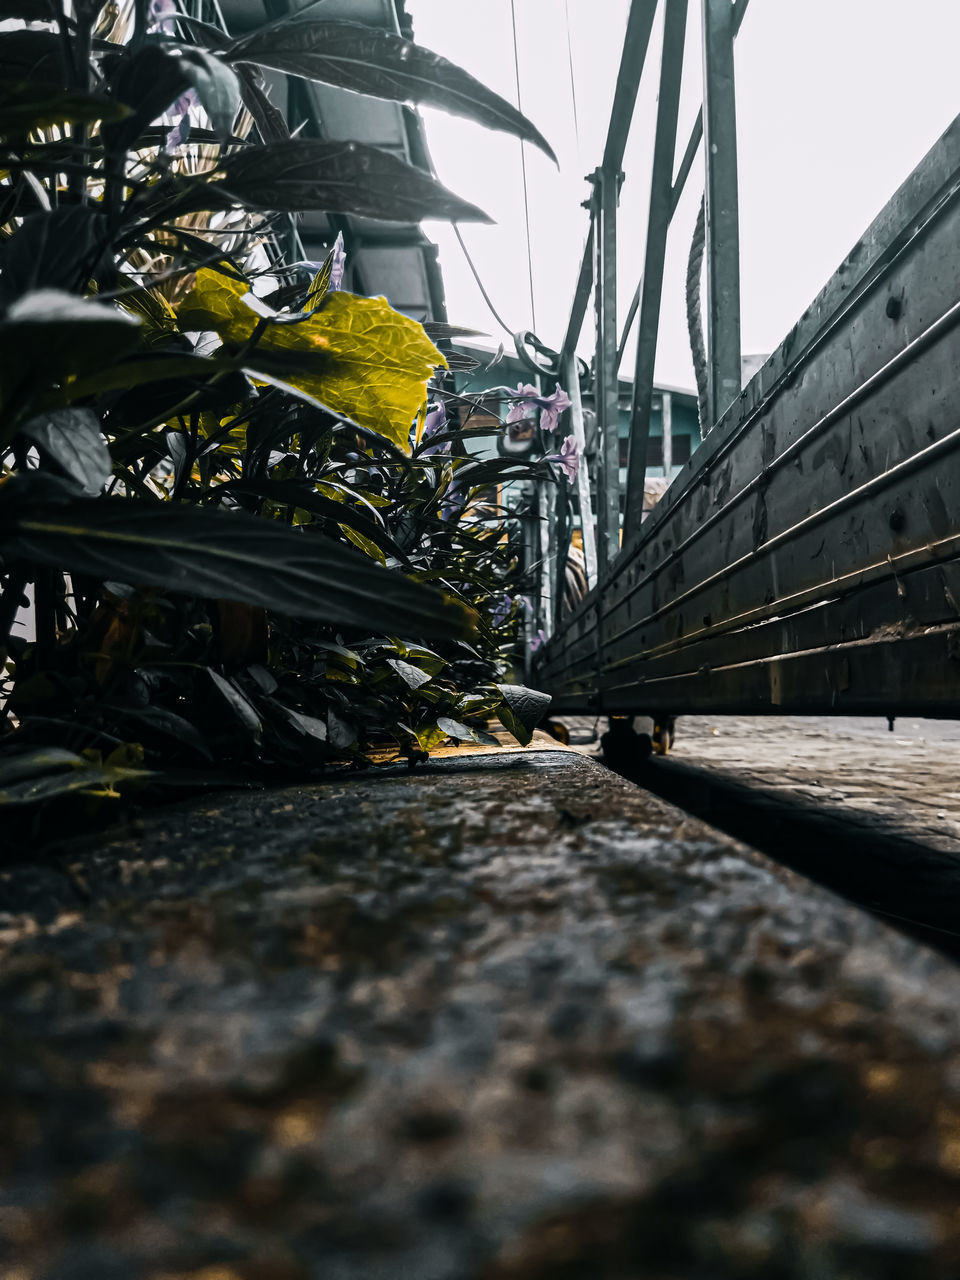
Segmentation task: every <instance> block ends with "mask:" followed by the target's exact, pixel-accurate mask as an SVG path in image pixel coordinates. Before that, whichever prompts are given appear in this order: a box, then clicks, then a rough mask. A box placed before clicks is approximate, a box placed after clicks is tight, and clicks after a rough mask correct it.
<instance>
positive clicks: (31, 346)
mask: <svg viewBox="0 0 960 1280" xmlns="http://www.w3.org/2000/svg"><path fill="white" fill-rule="evenodd" d="M138 327H139V326H138V323H137V321H136V320H135V319H134V317H133V316H128V315H125V314H124V313H123V312H121V311H117V310H116V309H115V308H113V307H110V306H106V305H104V304H102V303H99V302H90V301H86V300H84V299H82V298H77V297H74V296H73V295H72V294H69V293H61V292H60V290H58V289H37V290H34V291H33V292H31V293H28V294H25V295H24V296H23V297H22V298H19V299H18V300H17V301H16V302H15V303H14V304H13V306H12V307H10V309H9V310H8V311H7V314H6V315H5V316H4V318H3V320H2V321H0V406H4V407H5V406H7V404H8V403H9V401H10V399H11V398H12V397H13V395H14V394H16V395H17V396H18V401H19V403H21V404H23V403H27V402H28V397H29V393H30V392H32V391H35V390H36V388H37V387H39V386H43V387H49V386H50V384H51V383H52V382H55V381H57V380H58V379H60V378H62V377H64V376H65V375H70V374H77V373H80V372H83V373H85V374H88V375H89V374H92V372H93V370H95V369H101V368H104V367H105V366H108V365H111V364H113V363H114V362H115V361H116V359H117V357H118V356H119V355H122V354H123V352H124V351H126V350H128V349H129V348H130V347H132V346H133V345H134V344H135V343H136V342H137V340H138V337H139V334H138ZM7 426H8V431H9V430H10V429H11V426H12V423H11V422H9V421H8V424H7Z"/></svg>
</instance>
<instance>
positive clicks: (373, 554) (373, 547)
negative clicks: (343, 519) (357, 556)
mask: <svg viewBox="0 0 960 1280" xmlns="http://www.w3.org/2000/svg"><path fill="white" fill-rule="evenodd" d="M340 532H341V533H342V534H343V536H344V537H345V538H346V540H347V541H348V542H352V543H353V545H354V546H355V547H358V548H359V549H360V550H361V551H362V552H363V553H364V555H367V556H369V557H370V558H371V560H376V562H377V563H378V564H382V565H383V567H384V568H386V567H387V558H386V556H385V555H384V554H383V552H382V551H381V550H380V548H379V547H378V546H377V544H376V543H375V542H374V541H373V539H372V538H365V537H364V536H363V534H362V533H358V532H357V530H356V529H351V527H350V526H349V525H348V524H342V523H341V525H340Z"/></svg>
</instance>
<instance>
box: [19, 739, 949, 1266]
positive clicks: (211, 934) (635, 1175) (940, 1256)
mask: <svg viewBox="0 0 960 1280" xmlns="http://www.w3.org/2000/svg"><path fill="white" fill-rule="evenodd" d="M689 741H690V742H691V743H692V741H693V739H692V737H691V738H690V739H689ZM0 912H2V914H0V1040H2V1043H3V1046H4V1052H3V1054H2V1056H0V1132H2V1133H3V1135H4V1138H3V1142H2V1144H0V1250H2V1252H0V1275H3V1277H4V1280H141V1277H142V1278H143V1280H414V1278H415V1280H472V1278H477V1280H555V1278H557V1277H560V1278H561V1280H563V1278H566V1280H578V1278H580V1277H584V1278H587V1277H589V1278H590V1280H634V1278H635V1277H641V1276H642V1277H643V1278H644V1280H687V1278H688V1277H704V1278H706V1277H710V1280H726V1278H728V1277H729V1278H739V1277H744V1278H746V1277H757V1278H760V1280H777V1278H779V1277H783V1278H784V1280H956V1277H957V1275H960V972H958V971H957V970H956V969H955V968H954V967H953V966H952V965H951V964H949V963H948V962H946V961H945V960H942V959H940V958H938V957H937V956H936V955H934V954H933V953H932V952H930V951H928V950H926V949H925V948H924V947H922V946H919V945H917V944H916V943H914V942H912V941H910V940H908V939H906V938H904V937H903V936H901V935H899V934H897V933H894V932H893V931H892V930H890V929H889V928H888V927H886V926H885V925H883V924H882V923H879V922H878V921H876V920H874V919H871V918H870V917H868V916H866V915H864V914H862V913H861V912H859V911H858V910H856V909H855V908H853V907H851V906H849V905H847V904H845V903H843V902H842V901H840V900H839V899H837V898H834V897H833V896H832V895H830V894H829V893H827V892H825V891H824V890H821V889H819V888H816V887H814V886H812V885H811V884H809V883H808V882H806V881H804V880H802V879H800V878H799V877H797V876H795V875H794V874H792V873H791V872H789V871H785V870H784V869H782V868H781V867H779V866H777V865H775V864H773V863H771V862H769V861H767V859H765V858H764V857H762V856H760V855H759V854H755V853H753V852H751V851H749V850H747V849H746V848H744V847H743V846H740V845H737V844H736V843H735V842H734V841H732V840H730V839H729V838H727V837H725V836H721V835H719V834H718V833H717V832H715V831H713V830H711V829H710V828H708V827H705V826H704V825H703V824H701V823H700V822H698V821H696V820H693V819H690V818H688V817H686V816H684V815H683V814H682V813H680V812H679V811H678V810H676V809H673V808H671V807H670V806H669V805H666V804H664V803H663V802H662V801H660V800H657V799H656V798H654V797H652V796H651V795H649V794H647V793H645V792H644V791H642V790H641V789H639V788H637V787H635V786H633V785H631V784H629V783H627V782H625V781H623V780H621V779H619V778H617V777H615V776H613V775H611V774H610V773H608V772H606V771H604V770H602V769H600V768H599V767H598V766H597V765H595V764H594V763H592V762H591V761H589V760H586V759H584V758H582V757H581V756H579V755H577V754H576V753H574V752H567V751H562V750H545V749H543V744H542V743H541V744H539V745H538V749H535V750H532V751H527V752H507V753H498V754H488V755H486V756H473V757H471V756H466V755H464V756H459V757H458V756H453V757H448V758H446V759H444V760H440V761H438V762H436V763H432V764H431V765H429V766H427V768H426V769H425V770H424V771H423V772H418V773H416V774H413V775H411V774H409V773H407V772H405V771H403V770H399V769H395V768H394V769H387V770H383V771H378V772H376V773H366V774H361V775H354V776H347V777H340V778H337V779H335V780H333V781H331V782H329V783H327V784H324V785H318V786H312V787H309V788H305V787H292V788H288V789H285V790H279V791H272V792H268V793H260V794H251V793H241V794H229V795H228V794H224V795H219V796H216V797H213V798H208V799H207V800H206V801H205V802H203V803H200V804H197V803H192V804H190V805H180V806H176V807H173V808H171V809H169V810H167V811H165V812H163V813H153V814H150V815H148V816H147V817H145V818H144V819H143V820H142V822H141V823H140V824H139V825H138V827H137V828H136V829H135V830H131V831H127V832H121V833H117V834H114V835H112V836H108V837H107V838H102V837H101V838H99V839H94V840H89V841H87V842H85V843H81V844H78V845H77V846H76V847H75V848H74V849H73V850H72V851H71V852H70V854H69V856H65V857H63V858H61V859H60V860H58V861H55V862H42V861H34V862H32V863H26V864H22V865H16V866H13V865H7V866H5V867H2V868H0Z"/></svg>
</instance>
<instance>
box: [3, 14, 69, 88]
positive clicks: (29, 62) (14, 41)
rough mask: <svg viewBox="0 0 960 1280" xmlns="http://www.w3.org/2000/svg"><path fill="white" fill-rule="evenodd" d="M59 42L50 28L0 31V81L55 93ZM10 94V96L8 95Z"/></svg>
mask: <svg viewBox="0 0 960 1280" xmlns="http://www.w3.org/2000/svg"><path fill="white" fill-rule="evenodd" d="M61 49H62V45H61V42H60V37H59V35H57V34H56V32H54V31H35V30H26V29H24V30H20V31H4V32H2V33H0V84H3V85H15V86H17V88H18V89H23V88H25V87H26V86H28V85H29V86H30V87H31V91H32V92H33V93H36V94H39V93H41V92H43V93H46V92H50V93H58V92H60V90H61V89H62V88H65V87H66V86H64V84H63V78H62V77H63V64H62V62H61V60H60V51H61ZM11 96H12V95H11Z"/></svg>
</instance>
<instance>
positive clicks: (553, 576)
mask: <svg viewBox="0 0 960 1280" xmlns="http://www.w3.org/2000/svg"><path fill="white" fill-rule="evenodd" d="M560 483H561V484H566V481H565V480H563V479H562V478H561V480H560ZM537 516H538V520H539V529H540V611H539V613H540V616H539V625H540V627H541V628H542V630H543V633H544V635H545V636H546V637H547V638H548V639H549V638H550V636H551V635H552V634H553V629H554V605H553V602H554V600H555V599H556V587H557V545H556V542H557V539H556V533H557V504H556V491H555V488H554V486H553V485H552V484H550V483H548V482H547V481H545V480H540V481H538V483H537Z"/></svg>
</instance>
